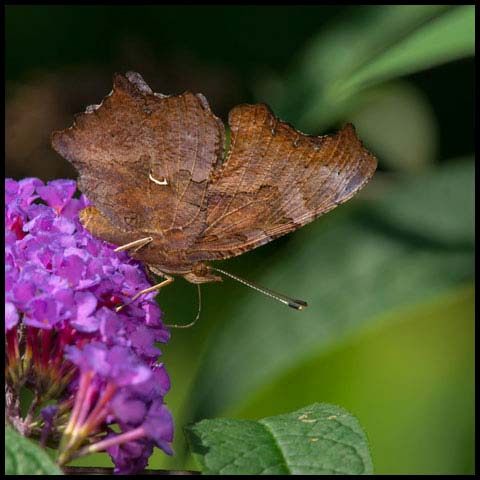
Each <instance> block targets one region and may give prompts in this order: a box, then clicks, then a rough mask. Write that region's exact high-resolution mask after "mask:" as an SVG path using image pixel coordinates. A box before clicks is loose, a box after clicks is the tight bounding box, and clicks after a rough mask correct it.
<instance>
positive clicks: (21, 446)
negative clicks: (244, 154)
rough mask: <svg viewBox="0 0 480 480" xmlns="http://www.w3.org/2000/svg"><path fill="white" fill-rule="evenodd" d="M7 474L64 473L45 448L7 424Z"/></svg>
mask: <svg viewBox="0 0 480 480" xmlns="http://www.w3.org/2000/svg"><path fill="white" fill-rule="evenodd" d="M5 475H62V471H61V470H60V468H59V467H58V466H57V465H56V464H55V463H54V462H53V460H52V459H51V458H50V457H49V456H48V454H47V453H46V452H45V450H43V449H41V448H40V446H39V445H38V444H36V443H34V442H32V441H31V440H28V439H27V438H25V437H22V436H21V435H20V434H18V433H17V432H16V431H15V430H13V429H12V428H11V427H9V426H8V425H5Z"/></svg>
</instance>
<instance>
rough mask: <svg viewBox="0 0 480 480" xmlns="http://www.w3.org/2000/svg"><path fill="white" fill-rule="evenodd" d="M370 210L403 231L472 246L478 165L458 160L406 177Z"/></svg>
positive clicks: (465, 160) (447, 244) (437, 241)
mask: <svg viewBox="0 0 480 480" xmlns="http://www.w3.org/2000/svg"><path fill="white" fill-rule="evenodd" d="M371 213H372V214H373V215H375V216H376V217H377V218H379V219H380V218H381V219H382V221H383V222H385V223H386V224H388V225H389V228H392V229H395V231H398V232H400V231H401V232H403V234H409V235H416V236H417V237H418V239H419V240H422V239H423V240H424V241H429V242H436V243H437V244H440V245H443V246H450V247H451V246H455V245H456V246H457V247H459V248H461V247H466V248H472V249H473V245H474V240H475V164H474V161H473V160H472V159H468V158H466V159H457V160H453V161H450V162H448V163H446V164H445V165H444V166H443V167H442V168H440V169H438V170H437V171H436V172H426V173H423V174H422V175H416V176H414V177H407V178H404V180H403V181H401V182H399V184H398V185H397V186H396V187H395V188H394V189H393V190H392V191H391V192H390V193H389V194H388V195H386V196H385V198H384V201H383V202H382V203H381V204H379V203H377V202H372V203H371Z"/></svg>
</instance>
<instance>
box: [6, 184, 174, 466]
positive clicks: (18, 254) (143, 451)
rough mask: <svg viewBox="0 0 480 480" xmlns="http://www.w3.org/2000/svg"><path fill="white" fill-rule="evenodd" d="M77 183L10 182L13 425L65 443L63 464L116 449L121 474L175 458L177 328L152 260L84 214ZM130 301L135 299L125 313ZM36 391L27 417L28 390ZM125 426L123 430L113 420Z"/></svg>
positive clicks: (8, 358) (53, 442)
mask: <svg viewBox="0 0 480 480" xmlns="http://www.w3.org/2000/svg"><path fill="white" fill-rule="evenodd" d="M75 190H76V184H75V182H74V181H71V180H56V181H53V182H49V183H47V184H46V185H44V184H43V182H41V181H40V180H38V179H35V178H27V179H24V180H21V181H19V182H17V181H14V180H11V179H6V180H5V333H6V341H7V343H6V345H7V352H6V388H7V394H6V399H7V420H8V421H9V422H10V423H11V424H12V425H13V426H14V427H15V428H17V430H19V431H21V433H23V434H24V435H27V436H33V437H36V438H39V439H41V443H42V444H48V445H49V446H53V447H56V448H59V463H60V464H64V463H67V462H68V461H69V460H70V459H72V458H74V457H76V456H79V455H82V454H86V453H89V452H93V451H107V452H108V453H109V454H110V456H111V457H112V460H113V462H114V463H115V467H116V468H115V471H116V472H117V473H135V472H138V471H140V470H141V469H143V468H145V466H146V465H147V462H148V458H149V456H150V455H151V453H152V451H153V447H154V446H157V447H159V448H161V449H162V450H163V451H164V452H166V453H168V454H171V453H172V450H171V448H170V443H171V442H172V439H173V421H172V417H171V415H170V413H169V411H168V409H167V408H166V406H165V405H164V400H163V399H164V396H165V394H166V393H167V392H168V390H169V388H170V384H169V379H168V375H167V373H166V371H165V369H164V367H163V364H158V363H157V360H158V357H159V356H160V355H161V352H160V350H159V349H158V348H157V347H156V346H155V345H154V342H161V343H165V342H167V341H168V339H169V332H168V330H167V329H166V328H165V326H164V325H163V323H162V313H161V311H160V310H159V308H158V306H157V304H156V302H155V301H154V299H153V298H154V296H155V293H150V294H146V295H143V296H142V297H140V298H138V299H137V300H136V301H134V302H132V303H130V301H131V300H130V299H131V298H132V297H133V296H134V295H135V294H136V293H137V292H139V291H140V290H143V289H145V288H147V287H149V286H150V285H149V283H148V281H147V277H146V274H145V271H144V269H143V267H142V266H141V264H139V263H138V262H136V261H133V260H132V259H130V258H129V257H128V255H127V254H126V253H124V252H122V253H116V252H114V251H113V248H114V247H113V246H112V245H109V244H106V243H105V242H103V241H101V240H99V239H97V238H95V237H93V236H92V235H91V234H90V233H89V232H88V231H87V230H85V229H84V228H83V227H82V225H81V224H80V222H79V220H78V212H79V211H80V210H81V209H82V208H84V207H86V206H88V205H89V202H88V200H87V199H86V198H85V197H84V196H81V197H80V198H79V199H75V198H73V195H74V193H75ZM120 304H128V305H127V306H126V307H125V308H123V309H122V310H121V311H120V312H117V311H116V310H115V307H117V306H118V305H120ZM23 388H28V389H29V390H30V391H31V392H32V393H33V396H34V400H33V401H32V403H31V405H30V408H29V410H28V413H27V415H26V416H25V417H22V416H21V414H20V407H19V402H18V398H19V394H20V391H21V389H23ZM113 425H117V428H116V430H115V432H114V431H113V430H112V428H111V426H113Z"/></svg>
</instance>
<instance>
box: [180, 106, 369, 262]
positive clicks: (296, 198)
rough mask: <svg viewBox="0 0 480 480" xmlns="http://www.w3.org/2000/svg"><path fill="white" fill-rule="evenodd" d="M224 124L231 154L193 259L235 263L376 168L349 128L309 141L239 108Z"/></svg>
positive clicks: (215, 185) (332, 202) (264, 110)
mask: <svg viewBox="0 0 480 480" xmlns="http://www.w3.org/2000/svg"><path fill="white" fill-rule="evenodd" d="M229 123H230V127H231V147H230V152H229V154H228V157H227V159H226V161H225V164H224V165H223V166H220V167H218V168H217V170H216V172H215V176H214V178H213V179H212V182H211V183H210V185H209V187H208V190H207V227H206V228H205V229H204V230H203V232H202V234H201V235H200V237H199V238H198V239H197V241H196V242H195V244H194V245H193V246H192V248H191V250H190V252H189V255H190V257H191V258H192V259H195V260H210V259H222V258H228V257H233V256H236V255H239V254H241V253H243V252H245V251H247V250H251V249H253V248H256V247H258V246H260V245H264V244H265V243H267V242H269V241H271V240H273V239H274V238H277V237H280V236H281V235H285V234H286V233H289V232H291V231H293V230H296V229H298V228H299V227H301V226H302V225H305V224H306V223H309V222H311V221H312V220H314V219H315V218H317V217H319V216H320V215H322V214H324V213H326V212H328V211H329V210H331V209H332V208H334V207H335V206H337V205H339V204H340V203H343V202H345V201H347V200H348V199H349V198H350V197H352V196H353V195H354V194H355V193H356V192H358V191H359V190H360V189H361V188H362V187H363V186H364V185H365V184H366V182H367V181H368V180H369V179H370V178H371V177H372V175H373V173H374V171H375V168H376V165H377V162H376V159H375V157H374V156H373V155H372V154H370V153H369V152H368V151H367V150H366V149H365V148H364V147H363V146H362V144H361V142H360V140H359V139H358V137H357V136H356V134H355V129H354V127H353V126H352V125H346V126H345V127H344V128H343V129H342V130H340V131H339V132H338V133H337V134H335V135H328V136H323V137H312V136H307V135H304V134H302V133H300V132H298V131H296V130H295V129H294V128H293V127H292V126H290V125H289V124H287V123H284V122H281V121H280V120H278V119H277V118H276V117H275V115H273V113H272V112H271V110H270V109H269V108H268V107H267V106H266V105H240V106H238V107H236V108H235V109H233V110H232V111H231V112H230V118H229Z"/></svg>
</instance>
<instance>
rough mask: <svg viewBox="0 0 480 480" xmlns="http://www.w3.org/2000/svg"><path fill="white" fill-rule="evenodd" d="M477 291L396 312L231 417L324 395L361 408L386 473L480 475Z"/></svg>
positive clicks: (379, 470) (379, 469) (271, 411)
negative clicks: (478, 453) (478, 469)
mask: <svg viewBox="0 0 480 480" xmlns="http://www.w3.org/2000/svg"><path fill="white" fill-rule="evenodd" d="M474 293H475V287H474V284H473V282H472V283H471V284H470V285H469V286H467V287H462V288H458V289H455V290H453V291H452V292H449V293H448V294H445V295H441V296H439V297H438V298H436V299H435V300H434V301H432V302H429V303H428V304H426V305H422V306H419V307H413V308H409V309H402V310H399V311H396V312H392V313H391V314H388V315H389V316H390V315H392V316H393V317H392V318H391V319H389V320H385V321H384V322H382V325H381V326H380V328H375V329H369V330H368V331H366V332H363V333H361V334H359V335H357V336H355V337H353V338H351V339H350V340H348V341H347V342H345V343H342V344H341V345H338V346H337V348H335V349H333V350H330V351H327V352H323V353H321V354H320V355H319V356H316V357H313V358H311V359H309V360H307V361H305V362H303V363H299V364H298V365H296V366H295V368H293V369H289V370H287V371H285V372H284V374H283V375H281V376H280V377H278V378H277V379H276V380H274V381H273V382H271V383H270V382H269V383H267V384H266V385H265V388H263V389H260V390H259V391H258V392H257V394H256V395H255V396H254V397H253V398H252V399H251V400H250V401H248V402H247V403H246V404H244V405H240V406H237V407H236V408H235V409H234V410H233V411H229V412H226V413H225V415H226V416H233V417H235V418H261V417H263V416H266V415H275V414H276V413H280V412H287V411H291V410H294V409H296V408H297V407H298V402H299V401H300V402H304V403H307V404H308V403H312V402H315V401H317V400H318V399H319V398H321V399H322V401H325V402H328V403H333V404H337V405H342V406H343V407H344V408H346V409H348V410H349V411H351V412H355V416H356V417H357V418H358V419H359V421H360V422H361V425H362V427H363V428H364V430H365V431H366V432H367V433H368V442H369V445H370V451H371V455H372V461H373V464H374V465H375V473H376V474H377V475H379V474H385V475H388V474H390V475H392V474H396V475H398V474H403V475H407V474H418V475H421V474H430V475H432V474H437V475H438V474H443V475H456V474H457V475H458V474H470V475H471V474H473V473H474V472H475V461H474V459H475V448H474V446H475V295H474ZM272 399H274V400H273V401H272Z"/></svg>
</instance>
